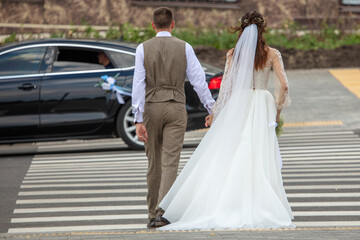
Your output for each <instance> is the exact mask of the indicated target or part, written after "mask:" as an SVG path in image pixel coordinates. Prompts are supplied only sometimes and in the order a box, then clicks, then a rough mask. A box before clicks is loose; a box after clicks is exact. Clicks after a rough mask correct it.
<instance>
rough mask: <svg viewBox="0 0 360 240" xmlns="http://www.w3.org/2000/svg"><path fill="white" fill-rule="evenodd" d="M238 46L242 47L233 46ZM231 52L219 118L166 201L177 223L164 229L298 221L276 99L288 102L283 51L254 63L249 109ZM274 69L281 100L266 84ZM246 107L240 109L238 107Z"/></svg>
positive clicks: (279, 103)
mask: <svg viewBox="0 0 360 240" xmlns="http://www.w3.org/2000/svg"><path fill="white" fill-rule="evenodd" d="M235 49H236V48H235ZM232 52H233V50H230V51H229V53H228V55H227V63H226V67H225V74H224V76H223V80H222V85H221V89H220V95H219V98H218V100H217V102H216V105H215V108H214V111H215V117H216V118H215V121H214V122H213V124H212V126H211V128H210V129H209V131H208V132H207V134H206V135H205V137H204V138H203V140H202V141H201V143H200V144H199V146H198V148H197V149H196V150H195V152H194V154H193V156H192V157H191V158H190V160H189V161H188V163H187V164H186V166H185V167H184V169H183V170H182V171H181V173H180V175H179V176H178V178H177V180H176V181H175V183H174V185H173V186H172V188H171V189H170V191H169V192H168V194H167V195H166V196H165V198H164V199H163V200H162V202H161V203H160V207H161V208H163V209H164V210H165V214H164V217H165V218H167V219H168V220H169V221H170V222H171V224H169V225H167V226H164V227H162V228H159V229H158V230H194V229H240V228H261V229H264V228H294V227H295V226H294V225H293V224H292V221H291V220H292V219H293V216H292V212H291V208H290V205H289V203H288V201H287V198H286V194H285V191H284V188H283V182H282V178H281V157H280V153H279V147H278V140H277V136H276V134H275V125H274V123H275V118H276V107H277V108H279V109H280V108H284V107H286V106H287V105H289V104H290V99H289V96H288V91H287V78H286V74H285V71H284V68H283V63H282V59H281V55H280V53H279V52H278V51H277V50H275V49H272V48H269V53H268V61H267V64H266V67H265V68H263V69H262V70H260V71H253V79H252V87H251V88H250V90H247V91H248V100H247V104H246V106H244V109H245V112H246V114H245V116H244V117H242V115H244V113H241V111H240V113H239V111H237V108H240V104H241V102H239V101H240V100H241V98H237V97H236V96H235V95H236V94H231V91H233V86H232V85H233V83H232V81H231V79H230V80H229V77H228V68H229V67H228V66H229V62H231V58H232V54H231V53H232ZM271 67H272V68H273V69H274V73H275V81H276V82H277V84H275V86H276V89H277V90H276V91H275V92H276V94H275V95H276V103H275V101H274V98H273V96H272V95H271V93H270V92H269V91H268V90H267V86H268V81H269V75H270V70H271ZM239 114H241V115H239Z"/></svg>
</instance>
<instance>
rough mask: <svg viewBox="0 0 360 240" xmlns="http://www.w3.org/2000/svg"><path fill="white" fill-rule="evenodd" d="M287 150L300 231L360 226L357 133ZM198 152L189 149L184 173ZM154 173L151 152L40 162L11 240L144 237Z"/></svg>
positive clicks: (286, 141) (306, 136)
mask: <svg viewBox="0 0 360 240" xmlns="http://www.w3.org/2000/svg"><path fill="white" fill-rule="evenodd" d="M200 140H201V138H200V137H194V138H192V139H190V140H189V139H188V141H195V142H199V141H200ZM279 143H280V150H281V154H282V158H283V169H282V174H283V175H282V176H283V181H284V186H285V189H286V192H287V197H288V199H289V202H290V205H291V207H292V208H293V213H294V216H295V220H294V223H295V224H296V225H297V226H298V227H353V226H360V221H359V219H360V137H359V136H358V135H357V134H355V133H354V132H353V131H349V130H347V131H342V130H332V131H319V132H314V131H313V132H310V131H308V132H306V131H303V132H290V133H285V134H284V135H283V136H281V137H280V138H279ZM47 147H49V146H46V145H44V146H43V148H47ZM82 147H84V146H83V145H82ZM90 147H91V146H90ZM193 151H194V148H184V149H183V151H182V154H181V160H180V169H179V171H181V169H182V168H183V167H184V165H185V164H186V162H187V161H188V159H189V158H190V157H191V155H192V153H193ZM146 171H147V160H146V156H145V153H144V152H143V151H130V152H129V151H128V152H126V151H118V152H111V153H110V152H99V153H97V152H96V153H73V154H51V155H35V157H34V159H33V161H32V163H31V166H30V168H29V170H28V172H27V174H26V176H25V178H24V180H23V182H22V185H21V187H20V192H19V196H18V200H17V202H16V207H15V209H14V213H13V217H12V220H11V227H10V228H9V230H8V232H9V233H35V232H42V233H44V232H58V231H62V232H64V231H71V232H72V231H95V230H96V231H107V230H124V229H143V228H145V227H146V222H147V206H146V193H147V189H146Z"/></svg>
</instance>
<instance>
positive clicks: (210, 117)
mask: <svg viewBox="0 0 360 240" xmlns="http://www.w3.org/2000/svg"><path fill="white" fill-rule="evenodd" d="M213 118H214V115H212V114H211V115H207V116H206V118H205V127H210V126H211V124H212V121H213Z"/></svg>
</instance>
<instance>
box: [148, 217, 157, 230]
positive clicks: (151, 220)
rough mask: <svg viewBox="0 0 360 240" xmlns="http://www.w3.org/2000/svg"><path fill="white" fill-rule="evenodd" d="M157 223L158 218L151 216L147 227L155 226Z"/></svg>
mask: <svg viewBox="0 0 360 240" xmlns="http://www.w3.org/2000/svg"><path fill="white" fill-rule="evenodd" d="M155 223H156V219H155V218H150V219H149V221H148V223H147V228H155V227H156V226H155Z"/></svg>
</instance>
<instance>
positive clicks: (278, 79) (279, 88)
mask: <svg viewBox="0 0 360 240" xmlns="http://www.w3.org/2000/svg"><path fill="white" fill-rule="evenodd" d="M274 52H275V53H274V57H273V69H274V79H275V84H274V85H275V93H274V95H275V102H276V106H277V107H276V108H277V109H279V110H280V109H283V108H286V107H287V106H289V105H290V103H291V100H290V96H289V82H288V79H287V76H286V73H285V69H284V63H283V60H282V57H281V54H280V52H279V51H278V50H276V49H274Z"/></svg>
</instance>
